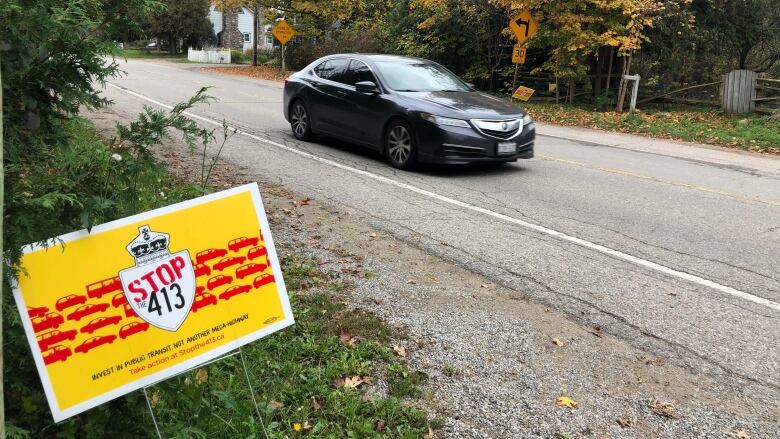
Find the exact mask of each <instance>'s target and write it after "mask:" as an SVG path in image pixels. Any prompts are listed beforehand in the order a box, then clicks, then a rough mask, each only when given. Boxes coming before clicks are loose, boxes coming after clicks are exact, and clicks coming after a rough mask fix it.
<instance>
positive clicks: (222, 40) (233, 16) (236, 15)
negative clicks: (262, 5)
mask: <svg viewBox="0 0 780 439" xmlns="http://www.w3.org/2000/svg"><path fill="white" fill-rule="evenodd" d="M258 15H259V17H258V23H257V27H258V29H261V33H260V35H258V39H257V47H258V49H272V48H273V47H274V46H275V45H277V43H276V42H275V39H274V37H273V36H272V35H271V28H272V26H271V25H266V24H265V18H264V17H263V12H262V10H260V11H259V14H258ZM209 21H211V24H212V26H214V34H216V35H217V41H218V46H220V47H225V48H231V49H239V50H251V49H252V41H253V38H254V29H253V23H254V13H253V12H252V10H251V9H249V8H244V7H242V8H241V9H238V10H236V11H228V12H222V11H219V10H218V9H217V8H216V7H215V6H214V5H213V4H212V5H211V7H210V8H209Z"/></svg>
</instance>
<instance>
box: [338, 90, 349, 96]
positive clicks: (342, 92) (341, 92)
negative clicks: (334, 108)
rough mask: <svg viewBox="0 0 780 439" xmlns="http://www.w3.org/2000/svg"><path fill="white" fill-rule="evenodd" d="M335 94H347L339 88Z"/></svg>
mask: <svg viewBox="0 0 780 439" xmlns="http://www.w3.org/2000/svg"><path fill="white" fill-rule="evenodd" d="M336 94H337V95H338V96H346V95H347V92H345V91H341V90H337V91H336Z"/></svg>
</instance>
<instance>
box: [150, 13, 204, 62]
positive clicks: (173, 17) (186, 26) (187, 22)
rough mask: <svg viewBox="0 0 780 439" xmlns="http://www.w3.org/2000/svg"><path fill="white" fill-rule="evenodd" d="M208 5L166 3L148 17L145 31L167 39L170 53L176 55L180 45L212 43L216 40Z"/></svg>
mask: <svg viewBox="0 0 780 439" xmlns="http://www.w3.org/2000/svg"><path fill="white" fill-rule="evenodd" d="M209 5H210V2H209V1H208V0H163V1H162V6H163V7H161V8H158V9H155V10H154V11H151V13H149V14H147V16H146V23H147V24H146V31H147V33H148V34H150V35H155V36H157V37H158V38H161V37H165V39H167V40H168V44H169V49H170V52H171V53H176V51H177V49H178V45H179V43H180V42H181V43H183V44H191V45H195V46H201V45H205V44H208V43H212V42H214V41H216V37H215V36H214V29H213V27H212V25H211V22H210V21H209V19H208V14H209ZM182 49H184V48H183V47H182Z"/></svg>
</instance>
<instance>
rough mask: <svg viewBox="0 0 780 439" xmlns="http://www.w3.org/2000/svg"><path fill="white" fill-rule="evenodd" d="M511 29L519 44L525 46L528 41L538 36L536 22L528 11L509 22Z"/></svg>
mask: <svg viewBox="0 0 780 439" xmlns="http://www.w3.org/2000/svg"><path fill="white" fill-rule="evenodd" d="M509 28H510V29H512V32H514V34H515V36H516V37H517V42H518V43H520V44H523V43H525V41H526V40H527V39H529V38H531V37H532V36H534V34H536V20H534V17H532V16H531V12H530V11H529V10H528V9H526V10H524V11H523V12H521V13H520V15H518V16H516V17H515V18H513V19H511V20H510V21H509Z"/></svg>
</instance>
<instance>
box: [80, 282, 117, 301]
mask: <svg viewBox="0 0 780 439" xmlns="http://www.w3.org/2000/svg"><path fill="white" fill-rule="evenodd" d="M114 291H122V281H120V280H119V278H118V277H111V278H108V279H103V280H101V281H99V282H95V283H93V284H89V285H87V296H89V297H91V298H93V299H99V298H101V297H103V295H104V294H108V293H113V292H114Z"/></svg>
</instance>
